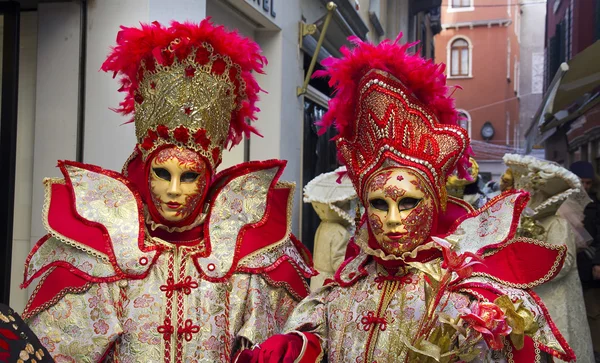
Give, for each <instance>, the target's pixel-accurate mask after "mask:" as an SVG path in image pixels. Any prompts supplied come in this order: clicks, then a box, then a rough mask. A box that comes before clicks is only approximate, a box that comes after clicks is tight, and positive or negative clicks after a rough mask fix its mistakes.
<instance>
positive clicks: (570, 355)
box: [528, 291, 576, 362]
mask: <svg viewBox="0 0 600 363" xmlns="http://www.w3.org/2000/svg"><path fill="white" fill-rule="evenodd" d="M528 292H529V295H531V297H532V298H533V299H534V300H535V302H536V303H537V304H538V306H539V307H540V309H541V310H542V311H543V312H544V316H545V317H546V322H547V323H548V325H549V326H550V329H551V330H552V333H553V334H554V336H555V337H556V340H558V342H559V343H560V346H561V347H562V348H563V350H564V351H565V352H566V354H562V353H560V352H557V351H555V350H554V349H551V348H549V347H547V346H546V345H544V344H542V343H540V349H542V350H543V351H544V352H546V353H548V354H552V355H553V356H555V357H556V358H559V359H562V360H564V361H567V362H570V361H575V358H576V357H575V352H574V351H573V349H571V347H570V346H569V344H568V343H567V340H566V339H565V338H564V337H563V335H562V334H561V333H560V331H559V330H558V328H557V327H556V324H554V321H552V319H551V318H550V313H549V312H548V309H547V308H546V305H545V304H544V302H543V301H542V299H540V297H539V296H538V295H537V294H536V293H535V292H534V291H528Z"/></svg>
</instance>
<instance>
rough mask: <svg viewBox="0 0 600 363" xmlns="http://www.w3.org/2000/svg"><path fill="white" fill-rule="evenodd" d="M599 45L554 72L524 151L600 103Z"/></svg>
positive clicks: (529, 132)
mask: <svg viewBox="0 0 600 363" xmlns="http://www.w3.org/2000/svg"><path fill="white" fill-rule="evenodd" d="M598 59H600V41H596V42H595V43H594V44H592V45H590V46H589V47H587V48H586V49H585V50H584V51H583V52H581V53H579V54H577V55H576V56H575V57H573V58H572V59H571V60H569V61H568V62H567V63H562V64H561V65H560V67H559V68H558V70H557V72H556V74H555V75H554V78H553V79H552V83H550V86H549V87H548V90H547V91H546V94H545V95H544V98H543V100H542V103H541V104H540V107H539V108H538V111H537V112H536V114H535V116H534V119H533V122H532V123H531V126H530V128H529V130H528V131H527V133H526V137H527V149H528V150H531V147H532V146H533V144H534V143H535V144H540V143H542V142H543V141H544V140H546V139H547V138H548V137H550V136H551V135H552V134H553V133H554V132H555V131H556V130H557V128H558V127H560V126H562V125H564V124H566V123H567V122H569V121H572V120H574V119H576V118H577V117H579V116H581V115H582V114H584V113H585V112H586V111H588V110H589V109H591V108H592V107H594V106H595V105H596V104H598V103H599V102H600V97H598V90H599V89H600V62H599V61H598Z"/></svg>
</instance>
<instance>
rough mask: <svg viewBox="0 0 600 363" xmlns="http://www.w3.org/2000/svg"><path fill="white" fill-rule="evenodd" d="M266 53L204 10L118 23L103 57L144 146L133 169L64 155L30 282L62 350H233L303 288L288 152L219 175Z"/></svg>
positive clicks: (307, 272) (196, 355)
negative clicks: (196, 15) (196, 19)
mask: <svg viewBox="0 0 600 363" xmlns="http://www.w3.org/2000/svg"><path fill="white" fill-rule="evenodd" d="M264 62H265V59H264V58H263V57H262V56H261V55H260V50H259V48H258V45H257V44H255V43H254V42H252V41H251V40H249V39H245V38H242V37H240V36H239V35H238V34H237V33H235V32H229V31H227V30H225V29H224V28H223V27H220V26H214V25H213V24H211V23H210V22H209V21H207V20H205V21H202V22H201V23H200V24H191V23H186V24H182V23H176V22H175V23H173V24H172V25H171V26H170V27H164V26H162V25H160V24H158V23H153V24H150V25H142V26H141V28H125V27H124V28H122V30H121V32H120V33H119V35H118V37H117V46H116V47H115V48H114V49H113V51H112V53H111V54H110V55H109V57H108V59H107V60H106V62H105V63H104V64H103V66H102V69H103V70H104V71H108V72H113V74H114V75H115V76H117V75H119V76H120V77H121V78H120V79H121V84H122V87H121V91H123V92H125V94H126V97H125V100H124V101H123V102H122V103H121V106H120V108H119V111H120V112H121V113H123V114H127V115H133V121H134V123H135V129H136V136H137V140H138V143H137V145H136V147H135V149H134V152H133V154H132V155H131V157H130V158H129V159H128V160H127V162H126V163H125V166H124V167H123V171H122V173H117V172H112V171H108V170H104V169H101V168H100V167H97V166H93V165H85V164H81V163H75V162H67V161H63V162H60V163H59V167H60V169H61V171H62V173H63V174H64V179H49V180H46V181H45V185H46V193H47V194H46V195H47V196H46V205H45V207H44V224H45V226H46V229H47V230H48V235H47V236H46V237H44V238H43V239H42V240H40V241H39V242H38V244H37V245H36V246H35V248H34V249H33V251H32V252H31V254H30V256H29V257H28V259H27V264H26V270H25V283H24V286H27V285H29V284H30V283H31V282H32V280H34V279H35V278H38V277H39V278H40V281H39V283H38V284H37V287H36V288H35V290H34V293H33V295H32V297H31V299H30V300H29V303H28V305H27V308H26V310H25V313H24V316H25V317H26V318H27V319H28V322H29V324H30V326H31V328H32V330H33V331H34V332H35V333H36V334H37V335H38V337H39V338H40V341H41V342H42V344H44V345H45V346H46V348H47V349H48V351H49V352H50V354H51V355H52V356H53V357H54V359H55V360H56V361H58V362H71V361H73V362H100V361H115V362H116V361H119V362H159V361H161V362H229V361H230V360H231V357H232V356H233V355H234V354H235V352H236V351H237V350H239V349H240V348H241V347H244V346H248V345H249V344H254V343H256V342H260V341H263V340H264V339H266V338H267V337H269V336H270V335H273V334H277V333H279V332H280V331H281V328H282V327H283V324H284V323H285V321H286V319H287V318H288V316H289V314H290V313H291V311H292V310H293V308H294V306H295V305H296V304H297V302H298V301H299V300H300V299H301V298H303V297H304V296H306V295H307V293H308V286H307V284H306V282H305V278H307V277H310V276H311V275H312V274H313V269H312V267H311V264H310V262H309V261H310V257H309V254H308V253H307V252H306V251H305V250H304V249H303V247H302V245H301V244H299V243H298V242H297V240H296V239H295V238H294V236H293V235H291V233H290V217H291V203H292V197H293V192H294V186H293V184H290V183H284V182H279V181H278V178H279V176H280V175H281V173H282V171H283V168H284V166H285V162H283V161H280V160H269V161H264V162H248V163H244V164H240V165H236V166H234V167H232V168H230V169H227V170H224V171H222V172H220V173H218V174H216V173H215V170H216V168H217V166H218V165H219V163H220V162H221V153H222V150H223V148H224V147H225V146H229V145H236V144H237V143H239V142H240V141H241V139H242V137H243V136H244V134H245V135H246V136H248V135H249V133H250V132H255V130H254V129H253V128H252V126H250V125H249V121H251V120H254V119H255V113H256V111H257V108H256V107H255V102H256V100H257V93H258V92H259V90H260V88H259V87H258V84H257V83H256V80H255V79H254V77H253V76H252V72H261V71H262V67H263V64H264Z"/></svg>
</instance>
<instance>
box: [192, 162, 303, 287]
mask: <svg viewBox="0 0 600 363" xmlns="http://www.w3.org/2000/svg"><path fill="white" fill-rule="evenodd" d="M284 167H285V161H282V160H267V161H262V162H248V163H243V164H239V165H236V166H234V167H232V168H230V169H227V170H225V171H223V172H221V173H220V174H219V175H218V179H217V182H216V185H217V186H216V189H215V190H214V191H213V193H212V196H211V205H210V209H209V212H208V213H209V214H208V216H207V221H208V222H207V223H206V225H205V234H204V235H205V238H206V239H207V240H208V241H207V242H208V243H207V245H209V246H210V253H209V254H208V256H205V257H197V258H195V263H196V266H197V268H198V270H199V271H200V273H201V274H202V275H203V276H204V277H205V278H206V279H207V280H209V281H223V280H224V279H227V278H228V277H229V276H231V275H232V274H233V273H235V272H243V273H253V274H261V275H262V276H263V277H264V278H265V279H266V280H267V281H269V282H270V283H272V284H273V285H275V286H284V287H285V288H286V289H288V291H289V292H290V293H291V294H292V295H294V296H296V297H298V298H300V297H304V296H305V295H306V294H307V293H308V285H307V284H306V282H305V281H304V279H305V278H308V277H310V276H312V275H313V274H314V269H313V268H312V260H311V257H310V253H309V252H308V251H307V250H306V249H305V248H304V246H303V245H302V244H301V243H300V242H298V241H297V240H296V238H295V237H294V236H293V235H292V234H291V213H292V204H293V195H294V185H293V184H291V183H284V182H278V179H279V176H280V175H281V173H282V172H283V168H284Z"/></svg>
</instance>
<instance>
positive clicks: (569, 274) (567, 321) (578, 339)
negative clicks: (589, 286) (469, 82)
mask: <svg viewBox="0 0 600 363" xmlns="http://www.w3.org/2000/svg"><path fill="white" fill-rule="evenodd" d="M537 223H539V224H540V225H541V226H542V227H543V228H544V230H545V233H544V234H545V235H544V236H543V238H541V239H543V240H544V241H547V242H548V243H552V244H566V245H567V250H568V252H567V257H566V259H565V263H564V265H563V268H562V269H561V270H560V272H559V273H558V275H557V276H556V278H555V279H554V280H552V281H550V282H547V283H545V284H543V285H541V286H538V287H536V288H535V292H537V293H538V294H539V296H540V298H541V299H542V301H543V302H544V304H546V306H547V307H548V312H549V313H550V316H551V317H552V320H553V321H554V323H555V324H556V327H557V328H558V330H560V332H561V333H562V334H563V335H564V337H565V339H566V340H567V342H568V343H569V345H570V346H571V348H573V350H574V351H575V354H576V355H577V362H578V363H593V362H594V352H593V349H592V340H591V336H590V329H589V325H588V323H587V315H586V312H585V304H584V301H583V292H582V290H581V281H580V280H579V275H578V274H577V262H576V255H575V252H576V249H577V248H576V247H575V240H574V236H573V233H572V231H571V227H570V225H569V223H568V222H567V221H566V220H565V219H563V218H560V217H557V216H550V217H545V218H542V219H541V220H538V221H537Z"/></svg>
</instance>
